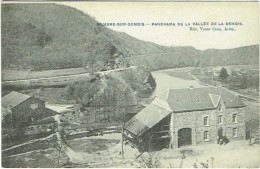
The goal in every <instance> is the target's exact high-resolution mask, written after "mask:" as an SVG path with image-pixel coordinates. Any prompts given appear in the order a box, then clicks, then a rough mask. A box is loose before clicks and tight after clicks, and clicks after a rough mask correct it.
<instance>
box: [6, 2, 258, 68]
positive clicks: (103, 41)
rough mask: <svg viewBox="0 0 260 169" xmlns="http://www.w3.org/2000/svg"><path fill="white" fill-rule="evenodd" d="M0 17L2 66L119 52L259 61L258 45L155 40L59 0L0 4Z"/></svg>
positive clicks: (165, 62) (99, 60)
mask: <svg viewBox="0 0 260 169" xmlns="http://www.w3.org/2000/svg"><path fill="white" fill-rule="evenodd" d="M1 19H2V32H1V33H2V68H3V69H31V70H48V69H61V68H73V67H82V66H83V67H85V66H86V64H87V63H95V64H98V65H101V67H102V66H104V67H106V66H107V64H108V63H112V64H113V63H114V60H115V59H116V57H118V56H119V55H120V54H121V55H122V56H123V57H124V58H125V59H126V60H127V61H128V62H129V63H130V65H146V66H148V67H149V68H150V69H152V70H156V69H165V68H175V67H186V66H207V65H233V64H258V63H259V61H258V53H259V47H258V45H254V46H246V47H240V48H235V49H225V50H221V49H208V50H205V51H200V50H196V49H195V48H193V47H165V46H160V45H157V44H154V43H151V42H145V41H141V40H138V39H136V38H133V37H131V36H129V35H127V34H125V33H120V32H115V31H112V30H110V29H108V28H106V27H101V26H97V22H96V21H95V20H94V18H93V17H91V16H89V15H87V14H84V13H83V12H81V11H79V10H77V9H74V8H72V7H68V6H63V5H57V4H28V3H27V4H2V18H1ZM172 38H174V37H172Z"/></svg>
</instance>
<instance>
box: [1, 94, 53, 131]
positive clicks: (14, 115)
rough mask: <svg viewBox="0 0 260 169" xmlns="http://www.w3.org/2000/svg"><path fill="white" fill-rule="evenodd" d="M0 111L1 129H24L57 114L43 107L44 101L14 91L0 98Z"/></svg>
mask: <svg viewBox="0 0 260 169" xmlns="http://www.w3.org/2000/svg"><path fill="white" fill-rule="evenodd" d="M2 111H3V112H2V125H3V127H21V126H23V127H25V126H29V125H30V124H31V123H33V122H35V121H37V120H41V119H44V118H46V117H50V116H54V115H56V114H57V112H55V111H53V110H50V109H48V108H46V107H45V101H43V100H41V99H38V98H35V97H31V96H29V95H26V94H22V93H19V92H15V91H12V92H10V93H9V94H7V95H5V96H4V97H2Z"/></svg>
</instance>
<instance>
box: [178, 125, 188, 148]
mask: <svg viewBox="0 0 260 169" xmlns="http://www.w3.org/2000/svg"><path fill="white" fill-rule="evenodd" d="M187 145H191V128H183V129H180V130H179V131H178V147H181V146H187Z"/></svg>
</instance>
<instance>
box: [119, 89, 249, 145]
mask: <svg viewBox="0 0 260 169" xmlns="http://www.w3.org/2000/svg"><path fill="white" fill-rule="evenodd" d="M244 107H245V104H244V103H243V102H242V101H241V100H240V99H239V98H238V97H237V96H235V95H234V94H233V93H231V92H230V91H228V90H226V89H224V88H221V87H202V88H193V89H191V88H184V89H169V90H167V91H165V92H164V93H162V94H160V95H158V96H156V97H155V98H154V100H153V101H152V103H151V104H150V105H148V106H147V107H145V108H144V109H143V110H142V111H140V112H139V113H138V114H136V115H135V116H134V117H133V118H132V119H130V120H129V121H128V122H127V123H126V124H125V128H124V129H125V131H124V135H125V138H126V139H128V140H130V141H131V142H133V143H135V145H137V146H138V147H139V148H142V149H143V150H148V149H149V150H150V149H162V148H179V147H181V146H185V145H197V144H205V143H209V142H213V143H217V140H218V138H222V137H223V136H226V137H227V138H228V139H229V140H237V139H245V132H246V130H245V116H244Z"/></svg>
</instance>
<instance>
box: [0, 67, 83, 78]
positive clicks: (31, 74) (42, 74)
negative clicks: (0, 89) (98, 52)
mask: <svg viewBox="0 0 260 169" xmlns="http://www.w3.org/2000/svg"><path fill="white" fill-rule="evenodd" d="M82 73H87V70H85V69H83V68H82V67H79V68H70V69H57V70H43V71H30V70H2V81H6V80H25V79H37V78H47V77H56V76H68V75H76V74H82Z"/></svg>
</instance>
